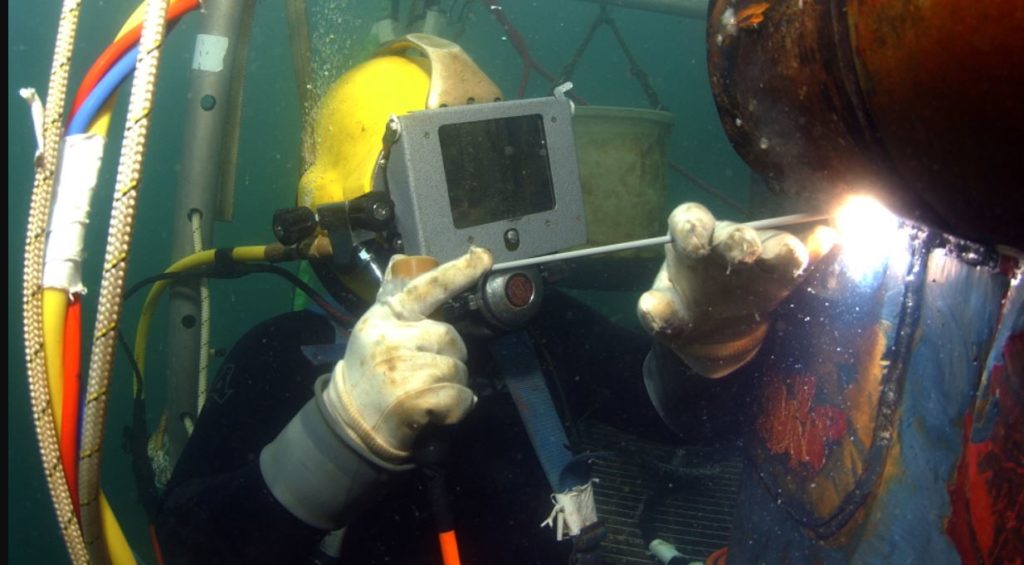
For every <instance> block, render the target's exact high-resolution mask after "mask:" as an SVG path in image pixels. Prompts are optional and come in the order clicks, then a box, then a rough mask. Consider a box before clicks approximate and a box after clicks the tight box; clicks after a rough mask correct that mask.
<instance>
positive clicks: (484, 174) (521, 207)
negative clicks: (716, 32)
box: [438, 114, 555, 229]
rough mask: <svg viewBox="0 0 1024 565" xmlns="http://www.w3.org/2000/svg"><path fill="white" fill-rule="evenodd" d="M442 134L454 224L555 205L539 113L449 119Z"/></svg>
mask: <svg viewBox="0 0 1024 565" xmlns="http://www.w3.org/2000/svg"><path fill="white" fill-rule="evenodd" d="M438 136H439V138H440V143H441V158H442V160H443V161H444V175H445V179H446V180H447V182H448V199H449V202H450V203H451V208H452V218H453V219H454V221H455V227H456V228H459V229H463V228H469V227H473V226H479V225H482V224H489V223H491V222H497V221H500V220H507V219H511V218H519V217H522V216H526V215H529V214H536V213H538V212H545V211H547V210H551V209H552V208H554V207H555V193H554V187H553V186H552V183H551V164H550V163H549V162H548V148H547V142H546V140H545V138H544V121H543V118H542V117H541V116H540V115H539V114H538V115H531V116H516V117H513V118H499V119H495V120H483V121H479V122H466V123H461V124H448V125H444V126H441V127H440V128H439V129H438Z"/></svg>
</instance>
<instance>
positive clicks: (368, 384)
mask: <svg viewBox="0 0 1024 565" xmlns="http://www.w3.org/2000/svg"><path fill="white" fill-rule="evenodd" d="M399 258H401V256H396V259H399ZM396 259H392V261H391V264H390V265H388V270H387V273H386V274H385V276H384V282H383V284H382V286H381V290H380V293H379V294H378V295H377V303H376V304H374V305H373V306H372V307H371V308H370V309H369V310H368V311H367V312H366V314H364V315H363V317H362V318H361V319H360V320H359V322H358V323H357V324H356V326H355V329H354V330H353V331H352V337H351V338H350V339H349V342H348V347H347V349H346V351H345V359H344V360H343V361H342V362H340V363H338V365H337V366H336V367H335V369H334V375H333V376H332V377H331V383H330V386H328V387H327V390H326V391H325V393H324V404H325V405H326V406H327V409H328V410H329V411H330V413H331V415H332V416H333V417H334V419H335V421H336V422H338V423H339V424H341V425H342V426H343V427H344V428H345V430H346V431H347V432H348V433H349V435H351V436H352V437H354V438H356V440H357V441H359V442H360V443H361V444H362V445H363V446H364V447H366V448H367V449H368V450H369V451H370V452H371V453H373V454H374V455H376V456H377V457H380V458H381V459H384V460H385V461H388V462H391V463H402V462H404V461H406V460H408V459H409V456H410V451H411V449H412V444H413V441H414V440H415V439H416V436H417V435H418V434H419V432H420V431H422V430H423V428H424V426H426V425H428V424H454V423H456V422H458V421H460V420H462V418H463V416H465V414H466V412H468V411H469V409H470V408H472V407H473V404H474V402H476V397H475V396H474V395H473V393H472V391H470V390H469V389H468V388H466V366H465V364H464V363H465V361H466V345H465V344H464V343H463V341H462V338H461V337H459V334H458V333H456V332H455V329H454V328H453V327H452V326H450V325H448V324H446V323H443V322H437V321H434V320H431V319H429V318H428V317H427V316H429V315H430V314H431V312H433V311H435V310H437V309H438V308H439V307H440V306H441V304H443V303H444V302H445V301H446V300H448V299H449V298H451V297H453V296H455V295H456V294H458V293H460V292H462V291H463V290H466V289H467V288H469V287H470V286H472V285H473V284H475V283H476V282H477V280H479V279H480V277H481V276H482V275H483V274H484V273H486V272H487V271H489V270H490V268H491V265H492V264H493V259H492V257H491V253H490V252H489V251H487V250H486V249H483V248H480V247H472V248H470V250H469V252H468V253H467V254H465V255H463V256H462V257H460V258H458V259H455V260H454V261H450V262H448V263H445V264H444V265H441V266H440V267H438V268H436V269H434V270H432V271H428V272H426V273H423V274H421V275H419V276H418V277H416V278H414V279H412V280H411V281H406V280H402V279H401V278H400V277H398V276H395V273H394V272H393V271H394V269H395V265H396Z"/></svg>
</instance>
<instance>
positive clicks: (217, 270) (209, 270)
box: [124, 263, 355, 326]
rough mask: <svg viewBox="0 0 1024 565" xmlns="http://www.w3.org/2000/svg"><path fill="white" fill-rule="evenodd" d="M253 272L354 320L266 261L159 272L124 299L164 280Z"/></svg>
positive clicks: (334, 314)
mask: <svg viewBox="0 0 1024 565" xmlns="http://www.w3.org/2000/svg"><path fill="white" fill-rule="evenodd" d="M253 273H270V274H273V275H277V276H279V277H282V278H284V279H285V280H287V281H288V282H290V283H291V284H292V285H294V286H295V287H296V288H298V289H299V290H301V291H302V292H304V293H305V294H306V295H308V296H309V297H310V299H312V300H313V301H314V302H316V304H317V305H318V306H320V307H321V308H323V309H324V311H325V312H327V314H328V315H329V316H331V317H332V318H334V319H335V321H337V322H339V323H341V324H343V325H346V326H351V325H352V323H353V322H354V321H355V320H354V319H353V318H352V316H348V315H346V314H344V313H342V312H341V311H339V310H338V309H337V308H335V307H334V306H332V305H331V303H330V301H329V300H327V299H326V298H324V296H323V295H322V294H320V293H319V292H317V291H316V289H314V288H313V287H312V286H310V285H309V284H308V283H306V282H305V281H303V280H302V279H300V278H299V277H297V276H295V274H294V273H292V272H291V271H288V270H287V269H283V268H281V267H278V266H277V265H271V264H267V263H232V264H231V265H230V267H229V268H228V269H225V268H224V267H223V266H222V265H217V266H212V267H210V266H207V267H200V268H198V269H193V270H190V271H180V272H175V273H160V274H158V275H153V276H150V277H146V278H144V279H142V280H141V281H139V282H137V283H135V284H134V285H132V286H131V287H130V288H129V289H128V291H127V292H125V295H124V300H128V299H129V298H131V297H132V296H133V295H135V294H136V293H137V292H139V291H140V290H142V289H143V288H145V287H147V286H149V285H151V284H154V283H157V282H160V281H164V280H172V281H178V280H188V279H197V278H210V279H231V278H237V277H241V276H245V275H249V274H253Z"/></svg>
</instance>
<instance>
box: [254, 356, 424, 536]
mask: <svg viewBox="0 0 1024 565" xmlns="http://www.w3.org/2000/svg"><path fill="white" fill-rule="evenodd" d="M327 382H328V378H327V377H326V376H325V377H321V378H320V379H319V380H317V382H316V385H315V393H314V397H313V399H312V400H310V401H309V402H308V403H306V405H305V406H304V407H303V408H302V410H300V411H299V413H298V414H297V415H296V416H295V417H294V418H292V419H291V421H290V422H288V425H286V426H285V428H284V430H282V431H281V433H280V434H278V436H277V437H276V438H275V439H274V440H273V441H272V442H270V443H269V444H267V446H266V447H264V448H263V451H262V452H261V453H260V472H261V474H262V475H263V480H264V481H265V482H266V484H267V488H268V489H269V490H270V492H271V494H273V495H274V498H275V499H277V501H278V502H280V503H281V505H282V506H284V507H285V508H286V509H287V510H288V511H289V512H291V513H292V514H294V515H295V516H296V517H297V518H299V519H300V520H302V521H303V522H305V523H307V524H309V525H311V526H314V527H316V528H320V529H322V530H334V529H337V528H339V527H341V526H344V525H345V524H347V523H349V522H350V521H351V520H352V518H353V517H354V516H355V515H356V514H358V513H359V512H360V511H361V510H362V509H363V508H365V507H366V506H367V505H368V504H370V503H372V502H373V501H374V500H375V499H376V495H377V494H378V493H380V492H381V491H382V490H383V489H382V487H383V486H384V485H385V484H386V483H388V482H390V481H391V480H392V479H393V478H394V477H395V474H396V472H399V471H405V470H409V469H412V468H413V466H412V465H394V464H391V463H388V462H386V461H383V460H381V459H379V458H377V457H375V456H374V455H373V454H372V453H370V452H368V451H366V449H364V448H363V447H362V446H361V445H360V444H359V443H358V442H357V441H356V440H354V439H353V438H352V437H350V436H349V435H348V434H347V433H346V432H345V431H343V430H339V429H338V427H337V426H333V425H332V424H331V422H332V420H333V419H332V418H331V416H330V413H329V412H328V411H327V409H326V406H324V403H323V399H322V395H323V394H324V388H325V387H326V384H327Z"/></svg>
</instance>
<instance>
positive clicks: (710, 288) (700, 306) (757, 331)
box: [637, 203, 830, 378]
mask: <svg viewBox="0 0 1024 565" xmlns="http://www.w3.org/2000/svg"><path fill="white" fill-rule="evenodd" d="M668 225H669V235H670V236H671V238H672V242H671V243H670V244H668V245H666V246H665V263H664V264H663V265H662V267H661V271H660V272H659V273H658V275H657V277H656V278H655V280H654V284H653V286H652V288H651V290H649V291H647V292H646V293H644V294H643V295H642V296H641V297H640V301H639V303H638V305H637V313H638V315H639V317H640V321H641V323H642V324H643V326H644V328H645V329H646V330H647V331H648V332H650V333H651V334H653V335H654V336H655V338H657V339H658V340H660V341H662V342H663V343H665V344H666V345H668V346H669V347H670V348H671V349H672V350H673V351H674V352H675V353H676V355H678V356H679V357H680V358H681V359H682V360H683V361H685V362H686V363H687V365H689V366H690V368H692V369H694V370H695V371H697V372H698V373H700V374H701V375H704V376H706V377H711V378H718V377H723V376H725V375H728V374H729V373H731V372H732V371H734V370H736V369H738V368H739V367H741V366H742V365H743V364H745V363H746V362H747V361H749V360H750V359H751V358H752V357H753V356H754V354H755V353H757V350H758V348H760V346H761V343H762V341H763V340H764V337H765V334H766V333H767V331H768V322H769V319H770V317H771V312H772V311H773V310H774V309H775V307H776V306H777V305H778V304H779V302H781V301H782V299H783V298H785V297H786V295H787V294H789V292H790V291H791V290H792V289H793V288H794V287H795V286H796V285H797V283H798V282H799V281H800V280H801V278H802V276H803V272H804V268H805V267H806V266H807V265H808V262H809V261H813V260H815V259H817V258H818V257H820V256H821V255H823V254H824V253H825V252H827V250H828V247H829V246H830V243H829V241H830V238H828V237H827V236H826V235H824V234H822V233H821V232H815V235H812V237H811V239H810V240H809V245H805V244H804V242H802V241H801V240H800V239H799V238H797V237H796V236H794V235H792V234H790V233H787V232H784V231H777V230H761V231H757V230H754V229H752V228H749V227H747V226H744V225H742V224H736V223H732V222H724V221H719V222H716V221H715V218H714V216H712V215H711V212H709V211H708V209H707V208H705V207H704V206H702V205H700V204H696V203H687V204H682V205H680V206H679V207H677V208H676V209H675V210H673V211H672V214H671V215H670V216H669V219H668ZM809 248H810V251H809Z"/></svg>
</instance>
